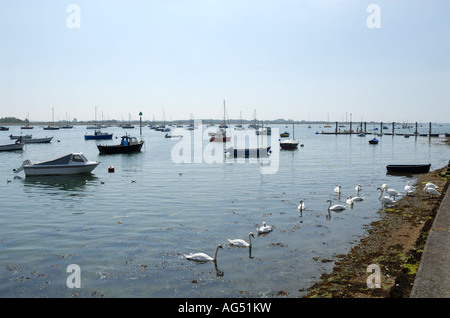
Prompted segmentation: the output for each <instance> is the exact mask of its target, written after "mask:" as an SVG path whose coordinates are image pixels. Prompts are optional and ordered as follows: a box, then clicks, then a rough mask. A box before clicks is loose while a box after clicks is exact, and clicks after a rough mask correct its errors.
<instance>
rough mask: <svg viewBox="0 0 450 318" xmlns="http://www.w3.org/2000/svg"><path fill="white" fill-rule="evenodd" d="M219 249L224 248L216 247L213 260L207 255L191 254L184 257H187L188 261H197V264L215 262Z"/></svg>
mask: <svg viewBox="0 0 450 318" xmlns="http://www.w3.org/2000/svg"><path fill="white" fill-rule="evenodd" d="M219 248H223V247H222V245H220V244H219V245H217V246H216V252H215V253H214V258H212V257H211V256H209V255H207V254H205V253H191V254H188V255H184V257H186V259H189V260H192V261H197V262H208V261H213V262H215V261H216V259H217V251H218V250H219Z"/></svg>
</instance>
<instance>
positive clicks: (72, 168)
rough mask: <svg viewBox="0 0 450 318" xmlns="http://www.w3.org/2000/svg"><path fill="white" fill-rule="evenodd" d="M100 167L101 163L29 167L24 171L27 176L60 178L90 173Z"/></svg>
mask: <svg viewBox="0 0 450 318" xmlns="http://www.w3.org/2000/svg"><path fill="white" fill-rule="evenodd" d="M98 165H99V162H92V163H87V164H84V165H52V166H50V165H49V166H45V165H29V166H24V167H23V171H24V172H25V175H26V176H52V175H53V176H58V175H73V174H82V173H90V172H92V170H94V169H95V168H96V167H97V166H98Z"/></svg>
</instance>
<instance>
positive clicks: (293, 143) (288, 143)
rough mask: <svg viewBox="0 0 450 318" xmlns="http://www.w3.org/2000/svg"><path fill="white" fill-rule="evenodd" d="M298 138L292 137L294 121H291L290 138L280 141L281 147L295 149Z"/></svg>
mask: <svg viewBox="0 0 450 318" xmlns="http://www.w3.org/2000/svg"><path fill="white" fill-rule="evenodd" d="M297 146H298V140H296V139H295V138H294V123H292V139H287V140H283V141H281V142H280V147H281V149H286V150H291V149H297Z"/></svg>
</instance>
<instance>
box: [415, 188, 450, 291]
mask: <svg viewBox="0 0 450 318" xmlns="http://www.w3.org/2000/svg"><path fill="white" fill-rule="evenodd" d="M449 189H450V187H449V188H447V191H446V193H443V194H442V195H444V198H443V199H442V202H441V205H440V207H439V209H438V212H437V214H436V217H435V219H434V221H433V225H432V228H431V230H430V233H429V234H428V238H427V242H426V244H425V248H424V251H423V254H422V258H421V260H420V265H419V268H418V271H417V274H416V278H415V280H414V285H413V288H412V290H411V294H410V297H411V298H449V297H450V190H449Z"/></svg>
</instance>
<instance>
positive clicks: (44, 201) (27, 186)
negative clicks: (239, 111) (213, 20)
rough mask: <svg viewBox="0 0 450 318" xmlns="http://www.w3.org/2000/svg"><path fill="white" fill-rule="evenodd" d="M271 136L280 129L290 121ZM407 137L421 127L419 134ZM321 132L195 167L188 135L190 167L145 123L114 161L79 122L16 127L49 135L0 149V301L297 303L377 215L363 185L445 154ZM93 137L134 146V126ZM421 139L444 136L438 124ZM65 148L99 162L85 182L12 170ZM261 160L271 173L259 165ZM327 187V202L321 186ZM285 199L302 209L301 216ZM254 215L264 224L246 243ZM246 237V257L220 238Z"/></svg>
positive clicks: (400, 182)
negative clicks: (267, 151)
mask: <svg viewBox="0 0 450 318" xmlns="http://www.w3.org/2000/svg"><path fill="white" fill-rule="evenodd" d="M274 128H278V132H280V133H281V132H284V131H289V132H292V125H287V126H285V125H272V130H273V131H275V132H276V130H274ZM367 128H368V130H369V127H367ZM204 129H206V127H204ZM208 129H210V130H211V131H214V129H216V127H211V128H208ZM327 129H329V130H330V131H332V129H333V128H327ZM370 129H372V127H370ZM420 129H421V130H422V131H423V132H425V133H427V132H428V126H427V127H423V128H420ZM322 130H324V128H323V127H319V125H313V126H312V127H311V128H308V126H307V125H295V138H296V139H298V140H299V141H300V144H302V146H301V147H300V146H299V148H298V149H296V150H293V151H284V150H279V149H278V139H279V137H278V136H274V138H273V137H272V138H268V139H267V141H268V144H270V145H271V146H272V149H273V152H272V154H271V155H270V156H269V158H270V160H271V161H270V162H269V163H267V162H265V160H260V159H254V160H250V159H241V160H238V159H236V160H224V161H223V162H217V161H208V160H207V159H206V158H204V157H202V155H203V156H204V153H205V152H204V151H201V152H200V153H201V155H200V157H195V156H196V155H198V151H197V152H196V151H195V149H197V148H196V147H200V148H199V149H201V150H204V149H207V147H210V146H211V145H210V142H209V140H208V139H207V138H206V137H205V136H207V134H203V135H202V134H200V135H199V136H202V137H204V138H201V141H202V142H201V143H200V145H198V144H196V145H192V149H193V152H192V156H191V158H192V160H191V161H190V162H186V161H185V162H179V161H177V160H175V159H176V158H174V153H175V154H178V155H180V153H179V152H174V149H178V148H179V147H180V145H181V142H182V139H178V138H173V139H172V138H165V137H164V135H165V133H163V132H158V131H155V130H152V129H149V128H148V127H143V128H142V139H143V140H145V144H144V147H143V149H142V151H141V152H140V153H136V154H128V155H99V153H98V150H97V147H96V144H97V143H107V142H106V141H94V140H84V138H83V136H84V135H85V134H86V133H87V132H91V131H88V130H87V129H86V127H85V126H76V127H75V128H73V129H60V130H57V131H45V130H43V129H42V127H35V128H34V129H33V130H29V131H22V133H23V134H25V133H31V134H33V137H36V138H37V137H45V136H53V137H54V138H53V140H52V142H51V143H49V144H27V145H25V147H24V149H23V151H14V152H0V160H1V162H2V165H0V175H1V176H2V179H3V180H0V191H1V193H2V200H1V202H2V203H1V209H0V249H1V253H0V296H1V297H155V298H158V297H301V296H302V295H304V293H305V289H306V288H307V287H309V286H310V285H312V284H313V283H314V282H316V281H317V280H318V279H319V278H320V275H321V273H323V272H324V271H330V270H331V268H332V267H333V262H332V258H333V256H334V255H337V254H343V253H346V252H347V251H348V250H349V249H350V248H351V246H352V244H355V243H356V242H357V241H358V239H359V238H360V237H361V236H362V235H363V234H364V231H365V229H366V228H367V225H368V224H370V223H371V222H373V221H375V220H376V219H377V218H378V217H379V215H378V214H377V211H378V210H379V209H380V207H381V204H380V202H379V200H378V196H379V194H380V192H379V191H377V190H376V189H377V187H379V186H381V185H382V184H384V183H386V184H388V185H389V187H391V188H394V189H397V190H398V191H400V192H403V187H404V185H405V184H406V182H407V181H411V182H412V183H414V181H415V179H414V177H408V176H394V175H389V174H387V173H386V165H388V164H415V163H431V169H432V170H434V169H438V168H441V167H443V166H446V165H447V164H448V161H449V159H450V147H449V146H448V145H447V144H446V143H445V142H444V140H445V138H444V137H423V136H411V137H410V138H404V136H388V135H384V136H377V138H378V139H379V140H380V142H379V144H377V145H370V144H369V143H368V140H369V139H371V138H373V136H372V135H366V136H365V137H359V136H357V135H323V134H315V132H317V131H320V132H321V131H322ZM413 130H414V128H411V130H410V131H408V132H409V133H413ZM103 131H108V132H112V133H114V137H119V138H120V136H122V135H123V134H125V133H128V134H131V135H133V136H136V137H139V138H141V136H139V127H136V128H134V129H127V130H125V129H122V128H120V127H110V128H107V129H103ZM177 131H178V132H181V133H183V134H186V136H187V134H189V133H190V134H192V135H193V134H195V131H193V132H192V131H187V130H184V129H179V130H177ZM433 132H441V133H445V132H450V125H447V124H445V125H443V126H439V127H436V128H434V129H433ZM0 133H1V134H0V144H6V143H11V140H10V139H9V135H10V134H14V135H16V134H20V133H21V131H20V127H11V129H10V130H9V131H2V132H0ZM174 133H176V132H174ZM237 133H239V132H237ZM185 138H188V137H184V138H183V139H185ZM192 140H195V137H193V138H192ZM118 142H119V139H115V138H114V139H113V140H112V141H108V143H118ZM177 147H178V148H177ZM275 148H276V149H275ZM185 149H186V148H185ZM72 151H80V152H83V153H84V154H85V156H86V157H87V158H88V159H90V160H96V161H101V164H100V165H99V166H98V167H97V168H96V169H95V170H94V171H93V173H92V175H89V176H86V175H83V176H76V177H75V176H72V177H25V176H24V174H23V172H21V173H19V174H14V173H13V169H14V168H18V167H19V166H20V165H21V164H22V162H23V161H24V160H26V159H30V160H32V161H40V160H47V159H52V158H55V157H57V156H59V155H64V154H66V153H69V152H72ZM110 166H114V167H115V171H114V173H111V172H108V167H110ZM267 166H269V167H272V168H274V170H264V167H266V168H267ZM339 184H340V185H341V189H342V194H341V195H340V196H338V195H335V194H334V192H333V189H334V187H335V186H337V185H339ZM357 184H361V186H362V191H361V192H360V195H361V196H363V197H364V200H363V201H361V202H355V204H354V206H353V208H350V207H347V209H346V210H344V211H342V212H340V213H335V212H328V210H327V208H328V203H327V200H328V199H331V200H332V201H333V204H335V203H340V204H345V200H346V197H347V195H353V196H354V195H356V192H355V186H356V185H357ZM418 188H419V190H418V191H421V189H420V186H419V187H418ZM299 200H303V201H304V202H305V204H306V210H305V211H303V212H302V213H300V212H299V211H298V210H297V205H298V204H299ZM263 221H264V222H266V223H267V224H269V225H272V226H274V229H273V231H272V232H270V233H269V234H266V235H257V233H256V228H257V227H259V226H261V225H262V222H263ZM249 232H253V233H255V238H254V239H253V240H252V243H253V246H252V248H251V249H248V248H236V247H233V246H230V245H229V244H228V241H227V239H228V238H230V239H234V238H242V239H245V240H248V234H249ZM217 244H222V246H223V249H221V250H219V251H218V256H217V262H216V263H213V262H207V263H196V262H193V261H190V260H187V259H186V258H185V257H184V255H185V254H189V253H194V252H205V253H207V254H209V255H211V256H213V255H214V250H215V248H216V245H217ZM71 264H76V265H78V266H79V268H80V272H79V273H80V277H79V278H80V281H81V286H80V288H69V287H68V284H67V279H68V278H69V276H70V275H71V272H67V268H68V266H69V265H71Z"/></svg>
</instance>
